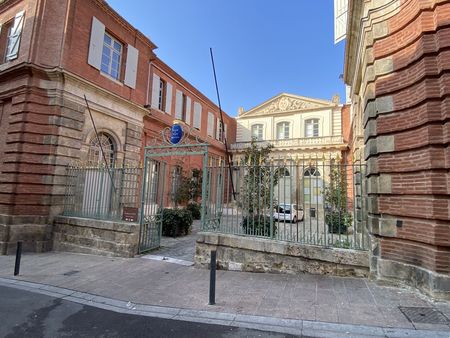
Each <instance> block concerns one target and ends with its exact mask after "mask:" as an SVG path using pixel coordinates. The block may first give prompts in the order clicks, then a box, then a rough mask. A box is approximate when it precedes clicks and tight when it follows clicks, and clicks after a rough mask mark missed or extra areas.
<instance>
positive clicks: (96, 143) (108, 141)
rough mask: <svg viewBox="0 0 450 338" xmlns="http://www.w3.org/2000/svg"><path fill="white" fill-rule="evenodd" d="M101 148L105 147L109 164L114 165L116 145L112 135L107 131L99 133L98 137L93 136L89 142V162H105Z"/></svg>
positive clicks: (95, 163) (93, 163) (94, 163)
mask: <svg viewBox="0 0 450 338" xmlns="http://www.w3.org/2000/svg"><path fill="white" fill-rule="evenodd" d="M100 145H101V148H100ZM101 149H103V152H104V153H105V158H106V163H107V165H108V166H113V165H114V160H115V146H114V142H113V140H112V138H111V136H109V135H108V134H106V133H99V134H98V137H97V135H94V137H92V139H91V142H90V143H89V152H88V163H89V164H90V165H99V164H104V163H105V160H104V158H103V155H102V150H101Z"/></svg>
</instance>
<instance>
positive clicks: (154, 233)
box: [139, 126, 208, 253]
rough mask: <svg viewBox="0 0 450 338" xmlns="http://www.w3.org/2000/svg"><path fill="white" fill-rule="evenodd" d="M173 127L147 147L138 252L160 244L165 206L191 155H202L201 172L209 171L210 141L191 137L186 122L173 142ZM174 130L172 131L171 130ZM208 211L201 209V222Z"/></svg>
mask: <svg viewBox="0 0 450 338" xmlns="http://www.w3.org/2000/svg"><path fill="white" fill-rule="evenodd" d="M169 133H171V128H169V127H167V128H165V129H164V130H163V132H162V136H163V137H162V139H161V140H158V139H155V140H154V144H153V145H151V146H147V147H145V150H144V176H143V179H142V195H141V196H142V197H141V214H140V232H139V253H144V252H146V251H149V250H153V249H156V248H158V247H159V246H160V243H161V235H162V223H163V217H164V208H165V207H169V205H168V204H169V203H170V200H171V199H170V196H172V195H173V189H174V188H175V187H176V186H177V184H178V179H179V173H180V168H181V169H182V167H183V165H184V164H185V162H184V161H185V160H186V158H187V157H190V156H201V157H202V172H203V173H204V175H205V173H206V172H207V164H208V144H207V143H203V142H201V141H200V140H199V139H198V138H197V137H195V136H192V137H191V129H189V128H188V127H186V126H184V128H183V133H182V135H183V136H182V137H181V139H180V140H179V142H177V143H175V142H173V138H172V136H171V135H170V134H169ZM172 133H173V132H172ZM206 184H207V180H205V179H204V180H203V181H202V199H201V200H202V210H205V203H206V198H205V196H204V194H205V192H206V190H207V189H206ZM204 219H205V215H204V213H203V212H202V222H203V221H204Z"/></svg>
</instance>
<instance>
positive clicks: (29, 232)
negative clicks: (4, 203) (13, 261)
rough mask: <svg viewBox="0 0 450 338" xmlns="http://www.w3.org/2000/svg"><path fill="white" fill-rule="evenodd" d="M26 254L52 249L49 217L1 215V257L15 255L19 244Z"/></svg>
mask: <svg viewBox="0 0 450 338" xmlns="http://www.w3.org/2000/svg"><path fill="white" fill-rule="evenodd" d="M18 241H21V242H22V250H23V251H24V252H45V251H49V250H51V249H52V225H51V223H49V222H48V219H47V217H42V216H16V215H4V214H0V255H14V254H15V253H16V249H17V242H18Z"/></svg>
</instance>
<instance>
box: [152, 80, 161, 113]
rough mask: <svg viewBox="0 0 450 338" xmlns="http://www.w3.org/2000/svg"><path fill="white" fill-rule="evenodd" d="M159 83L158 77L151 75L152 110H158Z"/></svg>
mask: <svg viewBox="0 0 450 338" xmlns="http://www.w3.org/2000/svg"><path fill="white" fill-rule="evenodd" d="M159 82H160V78H159V76H158V75H156V74H153V83H152V104H151V106H152V108H154V109H158V102H159Z"/></svg>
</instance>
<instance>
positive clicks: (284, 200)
mask: <svg viewBox="0 0 450 338" xmlns="http://www.w3.org/2000/svg"><path fill="white" fill-rule="evenodd" d="M275 176H276V177H277V178H278V184H277V185H276V186H275V198H276V200H277V203H278V204H290V203H291V195H292V193H293V192H294V187H292V175H291V172H290V171H289V170H288V169H287V168H279V169H277V170H276V171H275Z"/></svg>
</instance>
